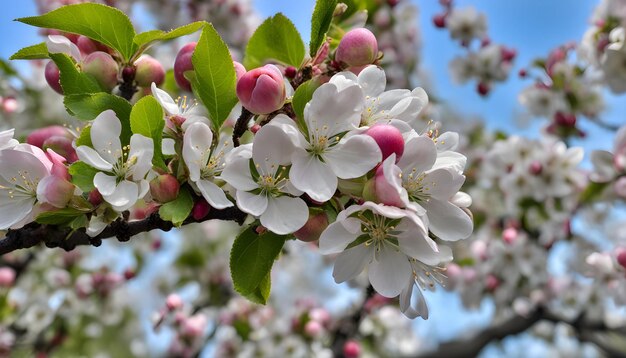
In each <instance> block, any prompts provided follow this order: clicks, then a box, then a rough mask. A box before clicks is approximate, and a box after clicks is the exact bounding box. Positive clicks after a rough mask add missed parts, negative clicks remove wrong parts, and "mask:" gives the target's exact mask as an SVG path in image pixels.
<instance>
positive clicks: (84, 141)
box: [76, 125, 93, 147]
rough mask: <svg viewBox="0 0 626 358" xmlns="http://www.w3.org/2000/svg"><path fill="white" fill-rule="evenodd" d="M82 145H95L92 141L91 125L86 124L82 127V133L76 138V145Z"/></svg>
mask: <svg viewBox="0 0 626 358" xmlns="http://www.w3.org/2000/svg"><path fill="white" fill-rule="evenodd" d="M81 145H86V146H88V147H93V143H91V125H88V126H85V127H84V128H83V129H81V131H80V134H79V135H78V138H77V139H76V147H80V146H81Z"/></svg>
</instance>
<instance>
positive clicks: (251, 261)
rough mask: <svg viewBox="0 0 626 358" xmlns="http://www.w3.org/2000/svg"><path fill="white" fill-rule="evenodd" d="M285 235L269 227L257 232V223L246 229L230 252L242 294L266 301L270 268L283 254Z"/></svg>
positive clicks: (234, 280) (235, 278) (236, 284)
mask: <svg viewBox="0 0 626 358" xmlns="http://www.w3.org/2000/svg"><path fill="white" fill-rule="evenodd" d="M284 243H285V236H280V235H277V234H274V233H272V232H270V231H266V232H264V233H262V234H257V233H256V231H255V225H250V226H248V228H247V229H246V230H244V231H243V232H242V233H241V234H239V236H237V238H236V239H235V243H234V244H233V248H232V250H231V252H230V274H231V276H232V278H233V284H234V286H235V290H236V291H237V292H239V293H240V294H241V295H242V296H244V297H246V298H248V299H250V300H252V301H254V302H256V303H261V304H265V303H266V302H267V298H268V297H269V291H270V284H271V283H270V278H269V275H270V272H271V271H272V266H273V265H274V260H276V258H277V257H278V255H279V254H280V252H281V250H282V248H283V245H284Z"/></svg>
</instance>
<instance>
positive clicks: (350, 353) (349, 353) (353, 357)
mask: <svg viewBox="0 0 626 358" xmlns="http://www.w3.org/2000/svg"><path fill="white" fill-rule="evenodd" d="M343 355H345V356H346V358H358V357H359V356H360V355H361V345H360V344H359V343H358V342H356V341H347V342H346V344H344V345H343Z"/></svg>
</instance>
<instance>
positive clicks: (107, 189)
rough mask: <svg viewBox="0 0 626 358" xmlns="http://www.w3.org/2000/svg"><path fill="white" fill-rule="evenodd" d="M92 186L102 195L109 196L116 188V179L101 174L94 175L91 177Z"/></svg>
mask: <svg viewBox="0 0 626 358" xmlns="http://www.w3.org/2000/svg"><path fill="white" fill-rule="evenodd" d="M93 185H94V186H95V187H96V189H98V191H99V192H100V194H102V195H111V194H113V192H114V191H115V187H117V178H116V177H115V176H113V175H107V174H104V173H102V172H98V173H96V176H94V177H93Z"/></svg>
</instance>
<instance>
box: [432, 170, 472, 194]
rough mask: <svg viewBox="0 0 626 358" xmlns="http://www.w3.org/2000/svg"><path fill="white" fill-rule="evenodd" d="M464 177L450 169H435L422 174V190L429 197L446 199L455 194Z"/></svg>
mask: <svg viewBox="0 0 626 358" xmlns="http://www.w3.org/2000/svg"><path fill="white" fill-rule="evenodd" d="M464 182H465V177H464V176H463V175H461V174H459V173H458V172H457V171H453V170H452V169H435V170H433V171H430V172H428V173H427V174H426V175H425V176H424V180H423V182H422V183H423V184H422V185H423V188H424V192H425V193H428V194H430V196H431V197H433V198H436V199H440V200H448V199H450V198H451V197H452V196H453V195H454V194H456V193H457V192H458V191H459V189H460V188H461V186H462V185H463V183H464Z"/></svg>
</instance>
